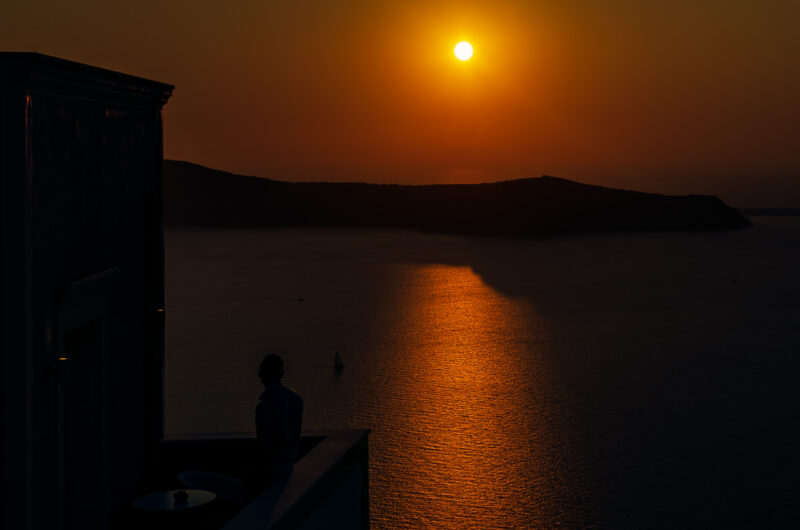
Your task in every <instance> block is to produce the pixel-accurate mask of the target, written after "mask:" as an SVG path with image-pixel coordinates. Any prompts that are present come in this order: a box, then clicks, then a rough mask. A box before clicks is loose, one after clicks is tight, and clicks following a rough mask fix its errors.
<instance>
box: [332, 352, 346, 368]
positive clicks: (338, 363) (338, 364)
mask: <svg viewBox="0 0 800 530" xmlns="http://www.w3.org/2000/svg"><path fill="white" fill-rule="evenodd" d="M333 367H334V368H336V370H342V369H343V368H344V361H343V360H342V356H341V355H340V354H339V352H338V351H337V352H336V355H335V356H334V357H333Z"/></svg>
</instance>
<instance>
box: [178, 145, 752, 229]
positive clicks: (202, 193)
mask: <svg viewBox="0 0 800 530" xmlns="http://www.w3.org/2000/svg"><path fill="white" fill-rule="evenodd" d="M164 211H165V221H166V224H167V225H172V226H219V227H246V226H315V227H322V226H348V227H386V228H408V229H414V230H422V231H431V232H450V233H463V234H494V235H515V236H538V235H560V234H573V233H586V232H606V231H618V230H720V229H734V228H743V227H747V226H750V221H748V219H747V218H746V217H744V216H743V215H742V214H740V213H739V212H738V211H737V210H735V209H733V208H730V207H729V206H727V205H726V204H725V203H723V202H722V201H721V200H719V199H718V198H717V197H713V196H705V195H688V196H682V197H676V196H668V195H657V194H653V193H641V192H636V191H625V190H617V189H611V188H603V187H600V186H590V185H587V184H580V183H577V182H572V181H569V180H564V179H559V178H553V177H541V178H531V179H521V180H509V181H505V182H496V183H492V184H457V185H429V186H400V185H379V184H351V183H310V182H309V183H306V182H303V183H293V182H284V181H277V180H270V179H264V178H258V177H246V176H242V175H235V174H233V173H226V172H224V171H217V170H213V169H209V168H206V167H203V166H198V165H196V164H191V163H188V162H178V161H172V160H167V161H165V162H164Z"/></svg>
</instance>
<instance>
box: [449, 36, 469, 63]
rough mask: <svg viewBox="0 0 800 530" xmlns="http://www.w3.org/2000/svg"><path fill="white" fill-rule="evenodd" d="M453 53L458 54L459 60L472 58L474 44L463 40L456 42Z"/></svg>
mask: <svg viewBox="0 0 800 530" xmlns="http://www.w3.org/2000/svg"><path fill="white" fill-rule="evenodd" d="M453 53H455V54H456V58H458V60H459V61H469V60H470V59H471V58H472V44H470V43H468V42H467V41H465V40H462V41H461V42H459V43H458V44H456V47H455V48H454V49H453Z"/></svg>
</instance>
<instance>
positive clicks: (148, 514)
mask: <svg viewBox="0 0 800 530" xmlns="http://www.w3.org/2000/svg"><path fill="white" fill-rule="evenodd" d="M176 494H177V495H176ZM216 498H217V496H216V494H214V493H213V492H210V491H206V490H189V489H183V490H169V491H160V492H158V493H152V494H150V495H145V496H144V497H139V498H138V499H136V500H134V501H133V502H131V507H132V508H134V514H132V515H133V516H134V521H132V522H135V523H136V524H137V525H138V526H139V527H146V528H148V530H157V529H158V530H160V529H162V528H163V529H174V528H192V529H198V530H200V529H204V528H218V527H219V525H216V526H215V525H212V524H211V523H210V521H211V520H213V519H214V518H213V513H214V508H213V507H211V503H212V502H213V501H214V500H215V499H216ZM214 506H216V504H215V505H214ZM209 510H211V511H209ZM136 513H138V514H139V515H135V514H136ZM210 516H212V517H210Z"/></svg>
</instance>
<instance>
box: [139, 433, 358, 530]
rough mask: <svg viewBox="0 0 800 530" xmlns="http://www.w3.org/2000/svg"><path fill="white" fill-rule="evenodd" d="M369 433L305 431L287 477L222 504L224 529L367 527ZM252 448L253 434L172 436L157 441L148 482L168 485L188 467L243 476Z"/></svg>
mask: <svg viewBox="0 0 800 530" xmlns="http://www.w3.org/2000/svg"><path fill="white" fill-rule="evenodd" d="M368 435H369V431H368V430H352V431H336V432H330V433H304V436H303V438H302V440H301V448H300V454H299V455H298V461H297V463H296V464H295V467H294V471H293V472H292V475H291V476H290V477H289V479H288V481H286V482H284V483H280V484H275V485H274V486H273V487H271V488H270V489H268V490H266V491H264V492H263V493H261V494H260V495H259V496H257V497H256V498H255V499H254V500H253V501H252V502H250V503H249V504H247V505H246V506H244V508H241V507H240V506H230V505H229V506H227V507H226V506H225V505H224V503H223V504H222V507H221V509H222V510H223V513H222V514H221V519H219V520H220V521H223V524H224V526H222V528H223V529H224V530H255V529H258V530H262V529H263V530H266V529H289V528H301V529H304V530H305V529H314V528H330V527H331V526H335V527H338V528H353V529H362V528H369V471H368V470H369V459H368ZM256 450H257V446H256V440H255V437H254V436H253V435H248V434H228V435H202V436H181V437H171V438H169V439H166V440H164V441H163V442H162V443H161V447H160V450H159V464H158V466H157V467H158V471H157V473H154V474H153V475H152V478H151V479H150V482H151V484H152V485H153V487H155V486H156V484H158V485H159V486H158V487H160V488H161V489H164V488H167V487H171V486H172V485H174V481H175V477H176V475H177V473H179V472H181V471H187V470H205V471H211V472H216V473H223V474H227V475H230V476H233V477H241V476H243V474H244V472H246V470H247V469H248V465H249V464H250V463H251V462H253V455H255V451H256ZM218 516H220V515H218ZM225 521H227V523H226V524H225V523H224V522H225Z"/></svg>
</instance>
